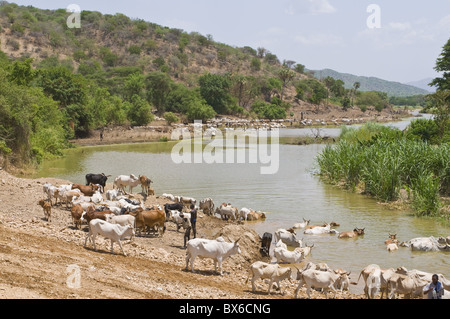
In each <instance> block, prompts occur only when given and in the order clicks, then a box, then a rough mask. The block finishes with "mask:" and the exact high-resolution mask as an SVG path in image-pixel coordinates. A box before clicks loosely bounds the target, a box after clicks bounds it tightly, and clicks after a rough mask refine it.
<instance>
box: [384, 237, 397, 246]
mask: <svg viewBox="0 0 450 319" xmlns="http://www.w3.org/2000/svg"><path fill="white" fill-rule="evenodd" d="M384 244H385V245H389V244H398V240H397V234H394V235H392V234H389V239H386V241H385V242H384Z"/></svg>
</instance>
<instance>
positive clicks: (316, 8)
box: [308, 0, 336, 14]
mask: <svg viewBox="0 0 450 319" xmlns="http://www.w3.org/2000/svg"><path fill="white" fill-rule="evenodd" d="M308 2H309V3H310V13H313V14H319V13H333V12H336V8H335V7H333V6H332V5H331V4H330V3H329V2H328V0H308Z"/></svg>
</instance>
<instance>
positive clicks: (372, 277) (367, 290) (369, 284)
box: [357, 264, 381, 299]
mask: <svg viewBox="0 0 450 319" xmlns="http://www.w3.org/2000/svg"><path fill="white" fill-rule="evenodd" d="M361 276H362V277H363V279H364V285H365V286H364V294H365V295H366V297H367V299H374V298H375V295H376V294H377V293H378V291H379V290H380V288H381V268H380V266H378V265H374V264H372V265H369V266H367V267H365V268H364V269H363V270H362V271H361V273H360V274H359V277H358V281H359V279H360V278H361ZM358 281H357V282H358Z"/></svg>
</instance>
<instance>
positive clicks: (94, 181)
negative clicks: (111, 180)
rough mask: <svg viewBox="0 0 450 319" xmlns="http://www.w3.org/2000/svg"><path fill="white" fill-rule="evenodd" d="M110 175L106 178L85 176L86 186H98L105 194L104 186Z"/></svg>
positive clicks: (98, 175) (101, 175) (102, 175)
mask: <svg viewBox="0 0 450 319" xmlns="http://www.w3.org/2000/svg"><path fill="white" fill-rule="evenodd" d="M110 176H111V175H108V176H106V175H105V174H103V173H102V174H87V175H86V185H90V184H91V183H92V184H98V185H100V186H101V187H102V190H101V192H102V193H104V192H105V186H106V181H107V180H108V177H110Z"/></svg>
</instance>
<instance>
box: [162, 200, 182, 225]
mask: <svg viewBox="0 0 450 319" xmlns="http://www.w3.org/2000/svg"><path fill="white" fill-rule="evenodd" d="M171 210H178V211H180V212H182V211H183V204H181V203H176V204H169V203H167V204H164V211H165V212H166V221H168V220H169V217H170V211H171Z"/></svg>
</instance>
